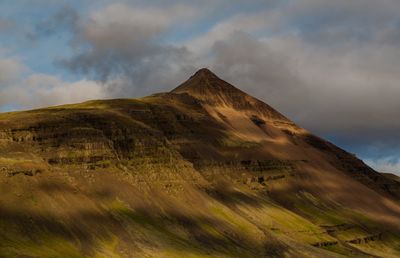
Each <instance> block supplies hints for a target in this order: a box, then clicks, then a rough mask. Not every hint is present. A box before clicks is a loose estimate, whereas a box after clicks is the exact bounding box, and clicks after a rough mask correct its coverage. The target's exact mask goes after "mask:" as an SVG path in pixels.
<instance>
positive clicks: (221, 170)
mask: <svg viewBox="0 0 400 258" xmlns="http://www.w3.org/2000/svg"><path fill="white" fill-rule="evenodd" d="M138 110H139V111H140V112H138ZM133 111H135V112H133ZM221 112H223V111H221ZM182 115H186V116H187V117H184V116H182ZM182 117H183V118H182ZM232 117H233V116H232ZM235 119H237V120H235V121H233V120H232V121H228V122H229V123H230V125H231V129H229V130H228V129H227V127H226V126H222V125H221V124H220V123H219V122H218V121H217V120H216V119H214V118H213V117H210V116H209V115H207V113H205V112H204V110H202V108H201V107H198V106H193V104H192V103H191V102H190V99H189V100H181V99H174V98H172V97H171V98H168V100H166V99H164V98H162V97H159V96H153V97H148V98H144V99H141V100H109V101H90V102H85V103H82V104H77V105H66V106H59V107H52V108H47V109H41V110H35V111H28V112H18V113H7V114H0V129H1V132H2V137H0V138H1V139H2V140H0V155H1V158H0V169H1V168H2V171H1V174H0V254H1V256H2V257H15V256H16V255H27V256H32V257H65V256H68V257H105V256H106V257H138V256H143V257H260V256H276V257H282V256H292V257H301V256H304V257H312V256H314V257H329V256H332V257H334V256H340V255H351V256H365V255H366V254H367V253H369V254H374V255H382V254H383V256H388V257H389V256H390V255H391V256H392V257H396V256H400V250H398V247H396V246H397V244H398V242H399V235H398V231H396V229H393V228H392V230H390V229H389V228H386V227H388V226H387V225H390V220H388V222H386V221H383V222H382V223H378V222H377V220H376V217H375V218H374V217H371V216H372V215H365V214H372V213H368V212H370V211H369V210H368V209H366V212H363V215H360V212H359V211H360V210H361V211H362V209H364V208H365V207H364V206H363V205H361V204H360V205H359V204H358V203H355V204H354V203H352V202H351V201H350V202H346V201H342V200H341V198H339V197H338V196H329V194H331V193H332V192H330V193H328V191H323V190H320V189H319V188H318V186H315V185H311V186H310V185H309V183H310V180H311V181H313V180H314V181H316V183H317V184H318V183H321V181H320V179H319V178H318V177H319V176H320V174H318V173H319V172H318V173H317V172H315V171H314V170H312V169H311V168H310V166H311V165H308V164H306V165H299V166H297V165H294V166H295V168H294V169H293V170H290V169H287V168H286V167H284V166H283V167H279V166H278V167H277V168H274V169H267V170H265V171H262V172H257V171H256V172H252V171H249V170H248V169H245V168H239V169H238V170H235V169H236V168H235V169H233V167H237V166H233V167H229V166H227V167H225V165H224V164H226V163H225V161H226V160H227V159H232V157H235V155H236V157H237V159H238V160H239V161H240V160H243V159H246V158H248V157H252V156H254V155H258V156H260V157H263V156H265V157H268V159H271V158H274V159H280V160H287V159H292V160H301V159H303V158H304V159H305V158H307V159H318V157H319V156H318V155H319V154H318V153H315V151H314V150H309V149H307V151H306V152H307V153H306V154H304V153H300V154H299V153H298V151H297V149H296V148H302V147H303V146H302V144H303V143H302V142H299V143H297V144H298V145H300V147H296V146H294V145H293V146H292V145H286V146H282V141H281V142H279V141H270V142H259V141H257V140H256V139H257V137H259V132H257V134H256V135H253V136H254V137H253V139H255V140H253V141H250V142H249V141H245V140H243V139H242V138H241V136H242V135H243V134H246V133H248V131H243V130H249V132H251V133H253V132H254V131H255V130H256V129H254V128H252V127H251V125H249V126H247V127H246V128H245V129H241V130H242V131H241V132H240V133H241V134H239V133H238V132H237V130H236V131H235V129H234V128H235V123H241V124H243V121H242V120H240V119H242V118H241V114H238V115H237V116H235ZM228 120H229V118H228ZM165 121H167V122H165ZM165 123H168V124H165ZM212 125H214V126H212ZM27 128H28V129H29V128H31V129H30V130H28V129H27ZM32 128H33V129H32ZM232 128H233V129H232ZM249 128H250V129H249ZM12 129H14V130H12ZM161 130H163V131H161ZM274 130H275V129H274ZM64 131H67V132H74V133H71V134H67V135H65V134H63V132H64ZM49 132H50V133H49ZM270 133H271V134H274V133H276V135H278V136H277V137H278V138H279V137H281V138H282V135H281V134H280V132H279V131H278V130H276V132H275V131H272V132H270ZM127 135H131V136H132V137H127ZM33 137H40V138H41V139H40V140H38V139H37V138H35V140H33ZM165 137H166V138H165ZM281 138H279V139H281ZM282 139H284V138H282ZM285 140H286V138H285ZM125 142H130V144H131V145H132V146H134V148H131V147H132V146H131V145H130V146H126V145H125V144H124V143H125ZM227 142H228V143H229V144H226V143H227ZM233 143H235V144H233ZM188 144H189V145H188ZM188 146H189V147H188ZM271 149H273V150H274V151H276V153H271ZM280 149H282V151H280ZM190 150H196V151H197V152H196V153H195V154H193V153H192V152H190ZM286 152H288V154H285V153H286ZM238 155H239V156H238ZM97 156H103V157H107V158H106V159H103V160H96V159H95V160H92V159H91V158H92V157H97ZM210 156H211V157H217V161H218V162H220V163H217V164H214V163H212V162H211V163H212V164H208V165H207V166H206V167H205V168H204V169H200V168H197V166H196V162H194V161H193V160H195V158H196V157H197V159H199V157H200V159H207V158H208V159H209V157H210ZM50 158H51V159H56V158H59V159H60V160H63V161H62V162H58V163H55V164H53V165H49V164H48V160H49V159H50ZM61 158H63V159H61ZM324 158H325V157H324ZM188 160H189V161H190V162H188ZM213 162H216V161H213ZM221 163H222V165H221ZM193 164H194V165H195V166H194V167H193ZM296 164H297V163H296ZM313 165H314V166H317V167H319V168H324V166H328V165H325V164H313ZM328 169H329V170H330V172H331V173H336V174H335V175H334V176H335V177H337V176H338V175H340V173H339V172H336V170H335V169H334V168H332V167H329V166H328ZM321 170H323V169H321ZM15 172H18V173H15ZM261 174H263V175H265V174H270V175H272V174H276V175H281V174H282V175H285V177H284V178H279V177H278V179H276V180H275V179H274V180H270V181H267V182H263V184H261V183H258V182H253V181H252V182H250V183H243V182H244V181H245V180H247V179H249V178H250V179H251V178H253V177H257V176H259V175H261ZM290 174H293V175H290ZM314 176H315V178H313V177H314ZM343 178H344V179H343V180H349V182H350V183H349V185H350V186H354V187H355V188H356V189H361V190H362V192H363V193H365V194H366V196H365V198H370V197H371V196H372V199H373V200H375V199H376V198H378V197H379V198H383V197H380V196H379V195H377V194H376V193H375V192H374V193H370V192H369V191H368V190H365V189H364V188H365V187H364V186H362V185H360V184H358V183H357V182H353V181H352V179H351V178H347V177H346V176H344V175H343ZM326 179H327V180H328V181H329V180H331V181H329V182H332V183H333V184H335V183H341V181H335V179H333V178H332V179H330V178H329V177H326ZM326 187H328V189H329V190H332V189H335V188H334V187H332V188H329V186H328V185H327V186H326ZM335 187H337V186H335ZM339 190H340V189H339ZM339 190H337V191H339ZM346 198H347V199H351V198H352V197H351V196H350V197H349V196H346ZM386 201H387V202H389V201H388V200H386ZM353 202H357V199H355V201H353ZM360 203H362V202H360ZM392 205H395V204H392ZM353 207H354V208H353ZM377 208H378V209H379V208H381V206H379V205H378V206H377ZM383 208H384V210H383V211H382V213H381V214H378V215H379V216H380V217H382V218H383V217H384V216H385V215H387V217H393V216H394V217H396V213H394V211H393V210H389V208H387V207H383ZM386 209H387V210H388V211H387V212H386ZM393 209H394V210H395V208H393ZM367 211H368V212H367ZM393 214H395V215H393ZM397 214H398V213H397ZM385 218H386V217H385ZM397 219H398V218H397ZM396 221H397V220H396V218H394V223H396ZM387 223H389V224H387ZM342 224H346V225H351V227H350V228H351V229H347V228H346V227H341V226H340V225H342ZM326 226H328V227H329V226H330V227H331V228H333V229H334V231H329V232H328V230H327V227H326ZM378 232H379V233H383V237H382V239H380V240H377V241H373V242H370V243H366V244H358V245H357V244H349V243H347V242H346V240H351V239H355V238H363V237H365V236H368V235H371V234H374V233H378ZM330 242H337V244H335V245H332V246H329V245H328V246H321V247H314V246H313V245H315V244H318V243H330Z"/></svg>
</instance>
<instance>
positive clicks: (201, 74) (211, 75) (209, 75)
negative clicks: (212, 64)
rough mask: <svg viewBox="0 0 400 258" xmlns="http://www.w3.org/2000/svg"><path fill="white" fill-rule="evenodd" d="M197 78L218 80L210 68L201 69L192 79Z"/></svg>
mask: <svg viewBox="0 0 400 258" xmlns="http://www.w3.org/2000/svg"><path fill="white" fill-rule="evenodd" d="M195 77H203V78H218V76H217V75H215V73H213V72H212V71H211V70H209V69H208V68H201V69H200V70H198V71H197V72H196V73H195V74H193V75H192V76H191V77H190V78H195Z"/></svg>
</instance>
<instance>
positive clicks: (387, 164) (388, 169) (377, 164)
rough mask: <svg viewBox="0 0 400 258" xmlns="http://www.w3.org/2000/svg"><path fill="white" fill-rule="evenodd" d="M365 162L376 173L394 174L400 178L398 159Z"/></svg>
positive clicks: (368, 160)
mask: <svg viewBox="0 0 400 258" xmlns="http://www.w3.org/2000/svg"><path fill="white" fill-rule="evenodd" d="M365 162H366V163H367V164H368V165H369V166H371V167H373V168H374V169H375V170H376V171H379V172H385V173H392V174H396V175H398V176H400V160H399V158H398V157H397V158H396V157H385V158H381V159H367V160H365Z"/></svg>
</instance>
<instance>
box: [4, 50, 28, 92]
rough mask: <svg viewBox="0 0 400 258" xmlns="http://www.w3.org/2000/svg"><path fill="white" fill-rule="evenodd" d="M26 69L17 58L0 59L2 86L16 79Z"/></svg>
mask: <svg viewBox="0 0 400 258" xmlns="http://www.w3.org/2000/svg"><path fill="white" fill-rule="evenodd" d="M26 69H27V68H26V67H25V66H24V65H23V64H22V63H21V62H20V61H19V60H18V59H17V58H13V57H11V58H3V59H0V87H1V86H2V85H5V84H7V83H9V82H11V81H13V80H16V79H17V78H18V76H20V75H21V73H22V72H23V71H24V70H26Z"/></svg>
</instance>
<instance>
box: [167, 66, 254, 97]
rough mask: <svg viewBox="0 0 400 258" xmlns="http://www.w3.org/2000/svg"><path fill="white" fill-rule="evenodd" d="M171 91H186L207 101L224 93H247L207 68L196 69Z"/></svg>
mask: <svg viewBox="0 0 400 258" xmlns="http://www.w3.org/2000/svg"><path fill="white" fill-rule="evenodd" d="M172 93H187V94H189V95H191V96H193V97H195V98H197V99H200V100H204V101H205V100H207V102H209V101H210V100H212V99H214V98H216V97H221V96H225V95H247V94H246V93H244V92H242V91H241V90H239V89H237V88H235V87H234V86H233V85H231V84H229V83H228V82H226V81H224V80H222V79H220V78H219V77H218V76H217V75H216V74H214V73H213V72H212V71H210V70H209V69H207V68H202V69H200V70H198V71H197V72H196V73H194V74H193V75H192V76H190V78H189V79H188V80H187V81H185V82H184V83H182V84H181V85H179V86H178V87H176V88H175V89H174V90H172Z"/></svg>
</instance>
